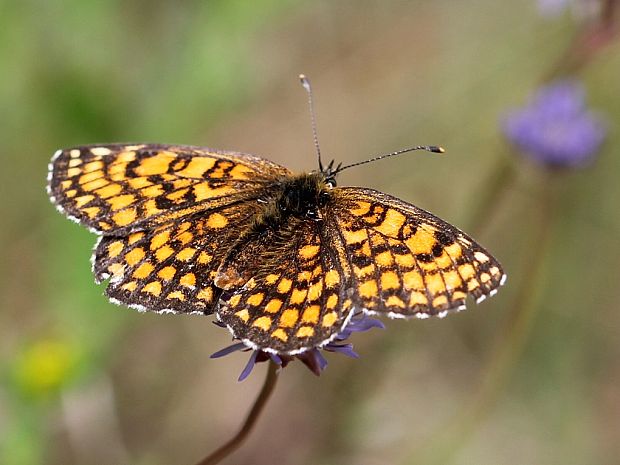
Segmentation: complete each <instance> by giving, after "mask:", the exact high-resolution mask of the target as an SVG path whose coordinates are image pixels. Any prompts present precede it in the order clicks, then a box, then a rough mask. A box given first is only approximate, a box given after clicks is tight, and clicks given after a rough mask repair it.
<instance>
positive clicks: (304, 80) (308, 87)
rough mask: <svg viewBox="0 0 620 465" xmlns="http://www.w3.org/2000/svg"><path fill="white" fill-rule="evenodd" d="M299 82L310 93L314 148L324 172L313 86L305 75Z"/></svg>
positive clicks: (309, 102) (320, 167)
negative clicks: (315, 114)
mask: <svg viewBox="0 0 620 465" xmlns="http://www.w3.org/2000/svg"><path fill="white" fill-rule="evenodd" d="M299 80H300V81H301V85H302V86H304V89H306V92H307V93H308V107H309V108H310V121H311V122H312V139H313V140H314V147H315V148H316V154H317V156H318V158H319V169H320V170H321V171H324V170H323V162H322V161H321V147H319V136H318V135H317V131H316V118H315V116H314V99H313V98H312V86H311V85H310V80H309V79H308V78H307V77H306V75H305V74H300V75H299Z"/></svg>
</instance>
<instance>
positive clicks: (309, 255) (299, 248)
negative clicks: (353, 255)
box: [216, 218, 353, 354]
mask: <svg viewBox="0 0 620 465" xmlns="http://www.w3.org/2000/svg"><path fill="white" fill-rule="evenodd" d="M328 241H329V238H327V237H325V236H324V235H323V233H322V230H321V228H320V227H319V225H318V223H316V222H313V221H305V220H300V219H295V218H291V219H290V221H288V222H287V223H286V224H285V225H283V226H282V228H280V229H278V230H276V231H267V232H266V233H264V234H261V235H258V236H257V237H253V238H251V240H250V241H248V242H247V243H246V244H245V245H244V248H243V250H242V251H241V252H240V254H239V256H237V257H236V258H234V257H230V258H231V259H232V260H233V262H232V263H231V264H230V266H231V267H233V268H236V269H235V270H234V273H235V274H238V275H242V276H243V275H244V274H245V273H246V271H250V272H251V276H252V277H251V278H250V279H249V280H248V281H247V282H246V283H245V284H244V285H243V286H242V287H240V288H238V289H234V290H231V291H225V292H224V294H223V297H222V301H221V306H220V309H219V310H218V319H219V320H220V321H222V322H223V323H225V324H226V325H227V326H228V327H229V328H230V330H231V331H232V333H233V335H234V336H235V337H236V338H238V339H241V340H243V341H244V342H246V344H248V345H250V346H251V347H254V348H260V349H261V350H265V351H268V352H276V353H288V354H293V353H299V352H303V351H304V350H307V349H310V348H312V347H320V346H322V345H324V344H326V343H327V342H329V341H330V340H332V339H333V338H334V337H335V336H336V335H337V334H338V332H339V331H340V330H341V329H342V328H343V326H344V325H345V324H346V322H347V321H348V319H349V317H350V315H351V312H352V310H353V307H352V300H351V299H350V298H349V295H348V292H347V290H348V284H347V283H346V277H345V276H344V274H343V272H342V269H340V268H339V266H338V263H337V260H336V258H335V257H334V256H333V255H332V254H331V253H330V250H329V247H328V246H327V245H326V242H328ZM223 269H225V270H227V271H228V272H230V270H228V266H227V264H226V263H225V265H223ZM216 282H217V281H216Z"/></svg>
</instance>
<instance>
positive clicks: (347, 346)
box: [211, 313, 385, 381]
mask: <svg viewBox="0 0 620 465" xmlns="http://www.w3.org/2000/svg"><path fill="white" fill-rule="evenodd" d="M215 324H218V325H219V326H221V325H220V324H219V323H218V322H215ZM372 328H381V329H384V328H385V326H384V325H383V323H382V322H381V321H379V320H376V319H374V318H370V317H369V316H367V315H366V314H364V313H357V314H355V315H354V316H353V317H352V318H351V320H350V321H349V323H348V324H347V326H346V327H345V328H344V329H343V330H342V331H341V332H340V333H338V335H337V336H336V337H335V338H334V340H333V341H331V342H329V343H328V344H326V345H324V346H322V347H314V348H312V349H309V350H307V351H305V352H302V353H300V354H295V355H285V354H272V353H270V352H265V351H262V350H252V349H250V348H249V347H247V346H246V345H245V344H244V343H243V342H237V343H235V344H232V345H230V346H228V347H225V348H224V349H221V350H218V351H217V352H215V353H214V354H212V355H211V358H219V357H224V356H226V355H228V354H231V353H233V352H237V351H243V352H247V351H250V350H251V351H252V354H251V355H250V359H249V360H248V363H247V364H246V366H245V368H244V369H243V371H242V372H241V374H240V375H239V381H243V380H244V379H245V378H247V377H248V376H249V375H250V373H251V372H252V369H253V368H254V365H256V364H257V363H260V362H266V361H268V360H271V361H273V362H274V363H275V364H277V365H280V366H282V367H285V366H286V365H288V364H289V363H290V362H292V361H293V360H294V359H299V360H301V361H302V362H303V363H304V364H305V365H306V366H307V367H308V368H309V369H310V370H311V371H312V372H313V373H314V374H315V375H317V376H318V375H320V374H321V372H322V371H323V370H324V369H325V367H327V360H325V357H323V354H322V353H321V350H326V351H328V352H339V353H341V354H343V355H346V356H348V357H352V358H358V357H359V355H357V353H356V352H354V351H353V344H351V343H346V342H344V341H346V340H347V339H348V338H349V337H350V336H351V334H353V333H360V332H364V331H368V330H369V329H372Z"/></svg>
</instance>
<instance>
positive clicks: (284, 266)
mask: <svg viewBox="0 0 620 465" xmlns="http://www.w3.org/2000/svg"><path fill="white" fill-rule="evenodd" d="M306 82H307V81H306ZM302 83H304V80H303V79H302ZM304 87H306V84H305V83H304ZM307 89H308V90H309V84H308V87H307ZM309 96H310V104H311V111H312V94H311V93H309ZM312 114H313V112H312ZM313 129H314V134H315V142H316V129H315V125H314V117H313ZM317 147H318V144H317ZM417 149H426V150H430V151H435V152H441V151H443V150H442V149H441V148H439V147H414V148H411V149H405V150H402V151H398V152H393V153H391V154H387V155H384V156H381V157H377V158H383V157H386V156H392V155H395V154H398V153H403V152H406V151H411V150H417ZM373 160H374V159H371V160H367V161H366V162H368V161H373ZM366 162H362V163H366ZM358 164H361V163H356V164H353V165H348V166H344V167H343V166H342V165H338V166H336V167H335V166H334V163H333V162H332V163H330V164H329V165H327V166H323V164H322V163H321V161H320V151H319V169H318V170H316V171H312V172H309V173H301V174H295V173H293V172H291V171H289V170H288V169H287V168H285V167H283V166H280V165H278V164H276V163H273V162H270V161H268V160H266V159H263V158H260V157H257V156H254V155H250V154H243V153H237V152H230V151H221V150H214V149H209V148H205V147H194V146H183V145H159V144H110V145H90V146H78V147H74V148H69V149H64V150H59V151H57V152H56V153H55V155H54V157H53V159H52V161H51V163H50V166H49V176H48V192H49V195H50V198H51V200H52V202H53V203H54V204H55V205H56V207H57V208H58V210H60V211H61V212H62V213H64V214H65V215H66V216H68V217H69V218H70V219H72V220H74V221H76V222H77V223H79V224H81V225H84V226H86V227H87V228H89V229H90V230H91V231H92V232H94V233H96V234H98V235H99V238H98V241H97V244H96V246H95V249H94V251H93V256H92V268H93V273H94V275H95V280H96V281H97V282H98V283H101V282H103V281H105V280H107V281H108V285H107V288H106V291H105V293H106V295H107V296H108V298H109V299H110V300H111V301H112V302H114V303H116V304H122V305H126V306H129V307H131V308H135V309H138V310H140V311H152V312H158V313H176V314H179V313H180V314H200V315H209V314H213V313H215V314H216V317H217V319H218V320H219V321H220V322H221V323H222V324H224V325H226V326H227V327H228V328H229V330H230V331H231V333H232V334H233V336H234V337H235V338H236V339H239V340H241V341H243V342H244V343H245V344H246V346H248V347H250V348H252V349H256V350H262V351H265V352H270V353H276V354H288V355H292V354H298V353H302V352H304V351H306V350H309V349H312V348H316V347H322V346H324V345H325V344H328V343H329V342H330V341H332V340H333V339H334V338H335V337H336V336H337V334H338V333H339V332H340V331H341V330H342V329H343V328H344V327H345V326H346V325H347V323H348V322H349V320H350V318H351V317H352V315H353V314H354V313H355V312H359V311H363V312H365V313H367V314H379V315H387V316H388V317H391V318H405V317H417V318H427V317H431V316H438V317H443V316H445V315H447V314H448V313H449V312H451V311H458V310H462V309H464V308H465V301H466V299H467V297H468V296H473V297H474V298H475V299H476V301H478V302H479V301H481V300H483V299H484V298H485V297H487V296H491V295H493V294H495V293H496V292H497V288H498V287H499V286H500V285H501V284H503V282H504V281H505V279H506V275H505V274H504V272H503V270H502V267H501V265H500V264H499V262H498V261H497V260H496V259H495V258H494V257H493V256H492V255H491V254H490V253H488V252H487V251H486V250H485V249H483V248H482V247H481V246H480V245H478V244H477V243H476V242H475V241H474V240H473V239H471V238H470V237H469V236H467V235H466V234H465V233H463V232H461V231H460V230H458V229H457V228H456V227H454V226H452V225H450V224H448V223H446V222H445V221H443V220H441V219H439V218H437V217H436V216H434V215H432V214H431V213H429V212H426V211H424V210H422V209H420V208H418V207H416V206H414V205H412V204H409V203H407V202H404V201H402V200H399V199H397V198H395V197H392V196H390V195H388V194H384V193H382V192H378V191H375V190H372V189H367V188H362V187H339V186H337V183H336V178H337V175H338V174H339V173H340V172H341V171H342V170H344V169H347V168H349V167H351V166H354V165H358Z"/></svg>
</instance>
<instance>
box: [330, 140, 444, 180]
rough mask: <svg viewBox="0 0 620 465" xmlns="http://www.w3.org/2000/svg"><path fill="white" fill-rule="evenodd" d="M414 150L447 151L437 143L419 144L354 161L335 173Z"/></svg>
mask: <svg viewBox="0 0 620 465" xmlns="http://www.w3.org/2000/svg"><path fill="white" fill-rule="evenodd" d="M414 150H426V151H427V152H433V153H444V152H445V150H444V149H443V147H439V146H437V145H418V146H416V147H409V148H406V149H402V150H397V151H396V152H391V153H384V154H383V155H378V156H376V157H372V158H371V159H369V160H365V161H359V162H357V163H352V164H350V165H345V166H342V167H339V168H338V169H337V170H336V172H335V173H334V174H338V173H340V172H341V171H344V170H346V169H349V168H353V167H354V166H359V165H365V164H366V163H371V162H373V161H377V160H381V159H383V158H389V157H393V156H394V155H400V154H401V153H407V152H413V151H414Z"/></svg>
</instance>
